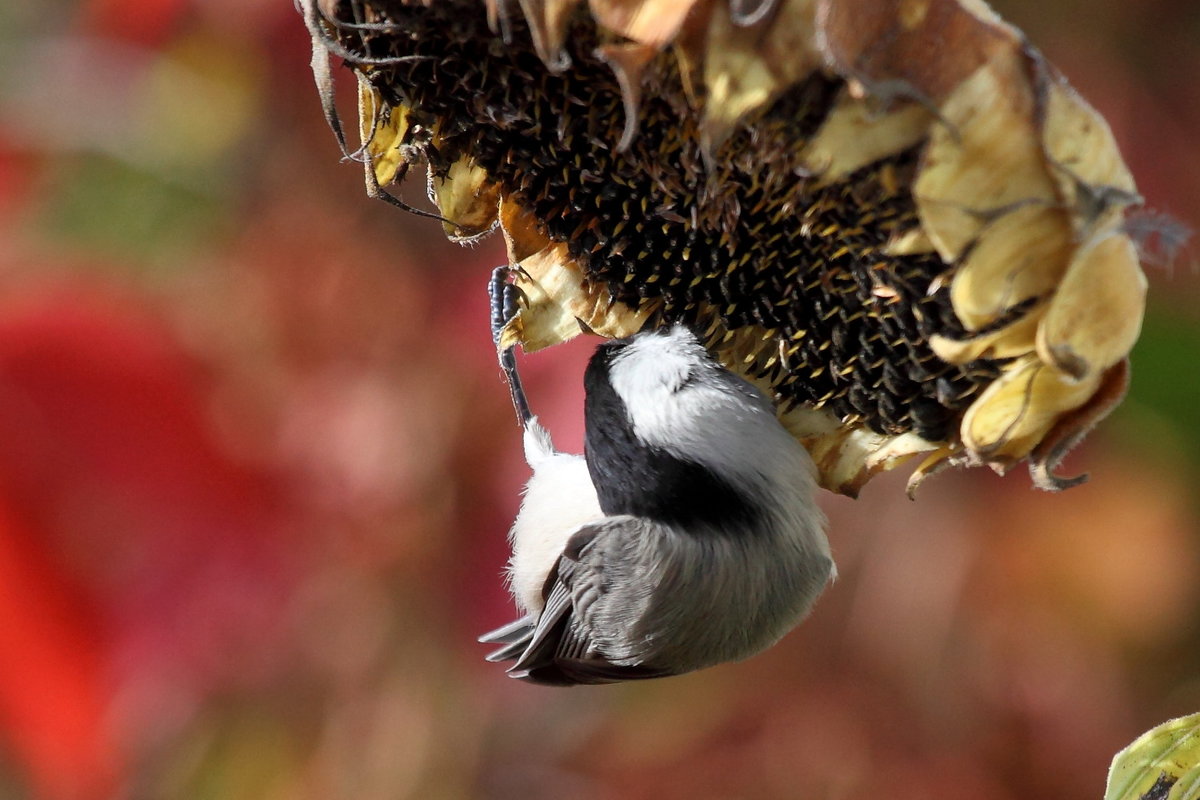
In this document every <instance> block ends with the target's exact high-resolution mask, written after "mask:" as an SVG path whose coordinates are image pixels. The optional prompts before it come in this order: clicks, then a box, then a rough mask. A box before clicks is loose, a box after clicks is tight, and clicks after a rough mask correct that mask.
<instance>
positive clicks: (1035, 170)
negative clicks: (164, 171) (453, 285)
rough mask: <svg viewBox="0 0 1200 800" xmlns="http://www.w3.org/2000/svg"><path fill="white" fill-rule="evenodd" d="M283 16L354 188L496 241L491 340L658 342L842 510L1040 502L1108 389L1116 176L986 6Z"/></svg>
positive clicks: (826, 0) (1129, 248)
mask: <svg viewBox="0 0 1200 800" xmlns="http://www.w3.org/2000/svg"><path fill="white" fill-rule="evenodd" d="M304 6H305V8H304V10H305V14H306V18H307V19H308V22H309V27H310V30H311V31H312V33H313V40H314V66H315V68H316V72H317V76H318V84H319V85H321V88H322V96H323V97H324V99H325V106H326V109H327V112H328V113H329V114H330V116H331V119H333V120H334V122H335V129H338V128H336V118H335V117H334V116H333V114H332V99H331V96H330V95H331V90H330V81H329V74H328V63H329V62H328V57H329V53H331V52H332V53H334V54H336V55H338V56H340V57H341V58H342V59H344V60H345V61H346V63H347V64H349V65H350V66H351V67H352V68H353V69H354V71H355V72H356V74H357V75H358V78H359V98H360V127H361V133H362V147H361V148H360V149H359V150H358V151H357V155H358V157H359V158H361V160H362V161H363V162H364V164H365V165H366V172H367V183H368V187H370V188H371V190H372V191H373V192H374V193H376V194H381V193H382V190H381V189H380V187H386V186H387V185H388V184H391V183H393V182H395V181H397V180H399V179H400V178H402V177H403V176H404V174H405V172H406V171H407V169H408V168H409V167H410V166H412V165H415V164H418V163H424V164H425V165H427V167H428V176H429V177H428V181H429V184H428V185H429V193H430V196H431V198H432V199H433V200H434V202H435V203H436V204H437V206H438V208H439V209H440V215H441V217H442V218H443V225H444V226H445V229H446V233H447V235H449V236H450V237H452V238H454V239H458V240H468V239H471V238H473V237H476V236H480V235H483V234H485V233H487V232H489V231H491V230H492V229H493V228H495V227H497V226H498V227H499V228H500V229H501V230H502V231H503V235H504V237H505V240H506V242H507V245H508V250H509V257H510V259H511V261H512V263H513V264H515V265H519V266H520V267H521V271H520V273H519V278H518V285H519V286H520V288H521V289H522V290H523V292H524V294H525V297H526V304H525V305H524V307H523V308H522V310H521V312H520V314H519V315H518V316H517V317H516V318H515V319H514V320H513V322H512V323H511V325H510V326H509V328H508V330H507V331H506V340H505V343H506V344H507V343H511V342H519V343H520V344H522V345H523V346H524V348H525V349H526V350H536V349H538V348H542V347H547V346H550V345H553V344H556V343H558V342H561V341H563V340H565V339H568V338H570V337H572V336H575V335H577V334H578V333H579V331H580V329H581V326H580V324H579V323H580V322H583V323H584V324H585V325H586V327H588V328H590V329H591V330H593V331H595V332H597V333H600V334H602V335H606V336H618V335H626V334H629V333H632V332H634V331H636V330H638V329H640V328H641V327H643V326H645V325H660V324H666V323H673V322H685V323H687V324H688V325H690V326H692V327H693V328H694V329H697V330H699V331H701V332H702V333H703V334H704V335H705V337H706V339H707V343H708V345H709V347H710V348H711V350H712V351H713V352H714V354H715V355H716V356H717V357H718V358H719V359H720V360H722V361H723V362H724V363H725V364H727V365H728V366H729V367H731V368H732V369H734V370H736V371H738V372H740V373H741V374H743V375H745V376H747V377H748V378H749V379H751V380H752V381H754V382H755V383H757V384H758V385H759V386H760V387H762V388H763V389H764V390H766V391H767V392H768V393H769V394H771V395H772V396H773V397H774V398H775V400H776V402H777V405H778V407H779V409H780V413H781V418H782V419H783V421H784V423H785V424H786V425H787V426H788V427H789V429H790V430H791V431H792V432H793V433H794V434H795V435H796V436H797V437H798V438H800V439H801V440H802V441H804V442H805V444H806V445H807V446H808V447H809V449H810V451H811V452H812V454H813V457H814V459H815V460H816V462H817V464H818V467H819V469H820V473H821V481H822V483H823V485H825V486H826V487H827V488H830V489H833V490H836V491H840V492H843V493H847V494H854V493H855V492H856V491H857V490H858V489H859V488H860V487H861V486H862V485H863V484H864V483H865V482H866V481H867V480H868V479H869V478H870V477H871V476H872V475H873V474H875V473H877V472H878V471H880V470H883V469H887V468H890V467H892V466H894V465H896V464H898V463H900V462H901V461H903V460H906V459H908V458H909V457H911V456H913V455H916V454H926V457H925V459H924V460H923V461H922V462H921V464H920V465H919V466H918V467H917V468H916V470H915V472H914V473H913V479H912V481H911V484H912V485H913V486H915V484H916V483H917V482H918V481H919V480H920V479H921V478H922V477H923V476H925V475H927V474H929V473H930V472H931V471H932V470H934V469H935V468H937V467H939V466H944V465H947V464H987V465H989V466H991V467H993V468H995V469H997V470H999V471H1004V470H1006V469H1007V468H1008V467H1010V466H1011V465H1013V464H1014V463H1017V462H1020V461H1022V460H1028V462H1029V464H1030V468H1031V471H1032V474H1033V476H1034V479H1035V482H1036V483H1037V484H1038V485H1039V486H1042V487H1043V488H1050V489H1054V488H1062V487H1064V486H1067V485H1070V484H1071V483H1072V481H1068V480H1063V479H1060V478H1058V477H1056V476H1054V475H1053V473H1052V470H1053V468H1054V467H1055V466H1056V465H1057V463H1058V462H1059V460H1060V459H1061V458H1062V456H1063V454H1064V453H1065V451H1066V450H1067V449H1068V448H1069V447H1070V446H1071V445H1072V444H1074V443H1075V442H1076V441H1077V440H1078V439H1079V438H1080V437H1081V436H1082V435H1083V434H1084V433H1086V432H1087V431H1088V430H1089V429H1090V428H1091V427H1092V426H1093V425H1094V424H1095V422H1096V421H1097V420H1099V419H1100V418H1102V417H1103V416H1104V415H1105V414H1107V413H1108V411H1109V410H1111V409H1112V407H1113V406H1114V405H1115V404H1116V403H1117V402H1118V401H1119V400H1120V398H1121V396H1122V394H1123V392H1124V388H1125V384H1126V380H1127V361H1126V359H1127V355H1128V353H1129V350H1130V348H1131V347H1132V345H1133V342H1134V340H1135V339H1136V337H1137V334H1138V331H1139V329H1140V325H1141V317H1142V310H1143V305H1144V297H1145V290H1146V285H1145V279H1144V277H1143V274H1142V272H1141V269H1140V267H1139V263H1138V255H1137V251H1136V249H1135V247H1134V245H1133V243H1132V241H1131V239H1130V237H1129V235H1128V234H1127V232H1126V228H1125V226H1124V219H1125V212H1126V210H1127V209H1128V208H1129V207H1130V206H1131V205H1133V204H1135V203H1137V202H1138V196H1137V194H1136V189H1135V187H1134V184H1133V181H1132V178H1131V177H1130V174H1129V172H1128V170H1127V169H1126V167H1125V165H1124V163H1123V162H1122V160H1121V158H1120V155H1119V153H1118V152H1117V149H1116V146H1115V144H1114V141H1113V138H1112V135H1111V133H1110V131H1109V129H1108V127H1107V125H1106V124H1105V122H1104V120H1103V119H1102V118H1101V117H1100V116H1099V115H1098V114H1097V113H1096V112H1095V111H1094V110H1093V109H1091V108H1090V107H1089V106H1088V105H1087V104H1086V103H1085V102H1084V101H1083V100H1082V99H1080V98H1079V96H1078V95H1076V94H1075V93H1074V92H1073V91H1072V90H1071V89H1070V87H1069V86H1068V85H1067V84H1066V82H1065V81H1064V80H1063V79H1062V77H1061V76H1059V75H1058V74H1057V73H1056V72H1055V71H1054V70H1053V69H1052V68H1051V67H1050V66H1049V65H1048V64H1047V63H1046V62H1045V61H1044V60H1043V59H1042V58H1041V57H1040V56H1039V55H1038V53H1037V52H1036V51H1034V50H1033V49H1032V48H1031V47H1030V46H1029V44H1028V43H1027V42H1026V41H1025V40H1024V39H1023V38H1022V36H1021V34H1020V32H1019V31H1017V30H1016V29H1014V28H1013V27H1011V26H1009V25H1007V24H1006V23H1004V22H1003V21H1001V20H1000V19H999V18H998V17H997V16H996V15H995V14H994V13H993V12H992V11H991V10H990V9H989V8H988V7H987V6H986V5H985V4H984V3H983V2H981V0H893V1H891V2H880V0H758V1H757V2H756V0H729V1H728V2H725V1H724V0H589V3H588V4H586V5H584V4H581V3H579V2H578V0H521V3H520V4H519V7H517V6H516V5H515V4H512V3H508V2H506V0H485V2H480V1H479V0H428V2H405V1H404V0H370V1H368V0H305V2H304ZM338 130H340V129H338Z"/></svg>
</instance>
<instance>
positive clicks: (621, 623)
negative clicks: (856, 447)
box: [480, 282, 836, 686]
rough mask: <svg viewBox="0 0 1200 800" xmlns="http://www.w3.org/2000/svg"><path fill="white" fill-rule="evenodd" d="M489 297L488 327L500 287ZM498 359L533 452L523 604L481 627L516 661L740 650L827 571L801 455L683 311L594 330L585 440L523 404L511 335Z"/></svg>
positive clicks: (616, 675)
mask: <svg viewBox="0 0 1200 800" xmlns="http://www.w3.org/2000/svg"><path fill="white" fill-rule="evenodd" d="M494 283H495V282H494ZM501 293H502V294H503V291H502V292H501ZM503 305H504V303H503V302H501V303H500V306H503ZM510 305H511V304H510ZM493 311H494V315H493V329H494V330H496V323H497V320H499V319H502V317H503V313H500V314H499V316H497V313H496V311H497V303H496V294H495V293H494V294H493ZM497 341H498V340H497ZM501 364H502V365H503V366H505V372H506V375H508V377H509V380H510V388H512V390H513V399H514V406H516V407H517V413H518V418H519V419H520V420H521V422H522V425H523V426H524V445H525V457H526V460H527V462H528V464H529V466H530V468H531V469H532V476H531V477H530V479H529V482H528V484H527V486H526V490H525V494H524V499H523V501H522V504H521V508H520V511H519V512H518V514H517V517H516V520H515V521H514V524H513V526H512V529H511V531H510V540H511V544H512V558H511V559H510V562H509V583H510V588H511V590H512V592H513V595H514V599H515V600H516V602H517V605H518V606H519V607H520V609H521V611H522V612H523V614H522V616H521V617H519V618H518V619H517V620H515V621H514V622H512V623H510V624H508V625H505V626H503V627H501V628H499V629H497V630H494V631H492V632H490V633H487V634H485V635H484V636H482V637H480V641H482V642H485V643H491V644H497V645H500V646H499V648H498V649H496V650H495V651H494V652H492V653H490V654H489V655H488V656H487V659H488V660H489V661H494V662H500V661H512V662H514V663H513V664H512V666H511V667H510V668H509V669H508V674H509V675H510V676H512V677H514V678H518V679H521V680H524V681H528V682H531V683H536V684H544V685H559V686H570V685H578V684H602V683H614V682H619V681H625V680H636V679H646V678H659V677H666V676H670V675H679V674H683V673H686V672H691V671H694V670H698V669H703V668H706V667H710V666H714V665H716V664H720V663H723V662H727V661H737V660H741V659H744V658H747V657H750V656H752V655H754V654H756V653H758V652H760V651H762V650H764V649H765V648H767V647H769V646H771V645H772V644H774V643H775V642H776V641H778V640H779V639H780V638H781V637H782V636H783V635H784V634H786V633H787V632H788V631H790V630H791V629H792V628H793V627H794V626H795V625H797V624H798V623H799V622H800V621H801V620H802V619H803V618H804V617H805V616H806V615H807V614H808V613H809V611H810V609H811V608H812V605H813V603H814V602H815V600H816V599H817V597H818V596H819V595H820V594H821V592H822V591H823V590H824V588H825V586H826V585H827V584H828V583H829V582H830V581H831V580H832V579H833V578H834V577H835V576H836V567H835V565H834V562H833V558H832V555H831V552H830V547H829V542H828V539H827V537H826V535H825V524H826V520H825V517H824V515H823V514H822V512H821V510H820V508H819V506H818V505H817V502H816V488H817V486H816V479H815V467H814V465H813V462H812V459H811V457H810V456H809V454H808V452H807V451H806V450H805V449H804V447H803V446H802V445H801V444H799V443H798V442H797V441H796V440H795V439H794V438H793V437H792V436H791V435H790V434H789V433H788V432H787V430H786V429H785V428H784V427H783V425H782V424H781V423H780V422H779V420H778V418H777V417H776V414H775V410H774V406H773V405H772V403H771V402H770V400H768V398H767V397H766V396H764V395H763V394H762V393H761V392H759V390H758V389H756V388H755V387H754V386H753V385H751V384H750V383H748V382H747V381H745V380H744V379H742V378H741V377H739V376H737V375H734V374H733V373H732V372H730V371H729V370H728V369H726V368H725V367H724V366H722V365H721V364H719V363H718V362H717V361H716V360H715V359H714V358H713V357H712V356H711V355H710V354H709V352H708V351H707V350H706V349H705V347H704V345H703V344H702V343H701V341H700V339H699V338H698V337H697V335H696V333H695V332H693V331H692V330H691V329H689V328H688V327H687V326H685V325H682V324H674V325H670V326H663V327H660V328H655V329H650V330H644V331H642V332H639V333H637V334H634V335H633V336H630V337H626V338H621V339H612V340H608V341H605V342H603V343H602V344H600V345H599V346H598V347H597V349H596V351H595V353H594V354H593V355H592V357H591V359H590V361H589V363H588V366H587V369H586V371H585V374H584V390H585V403H584V422H585V447H584V453H583V455H578V454H570V453H562V452H559V451H557V450H556V449H555V448H554V445H553V442H552V439H551V437H550V435H549V433H548V432H547V431H546V430H545V428H543V427H542V426H541V424H540V423H539V422H538V420H537V418H536V417H535V416H533V415H532V414H531V413H530V412H529V409H528V404H527V402H526V401H525V398H524V394H523V390H521V388H520V384H519V379H518V378H517V377H516V370H515V363H514V362H513V360H512V354H511V350H510V351H507V352H502V353H501ZM522 409H524V410H522Z"/></svg>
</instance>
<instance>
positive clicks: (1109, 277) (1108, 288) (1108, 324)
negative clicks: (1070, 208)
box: [1037, 232, 1146, 380]
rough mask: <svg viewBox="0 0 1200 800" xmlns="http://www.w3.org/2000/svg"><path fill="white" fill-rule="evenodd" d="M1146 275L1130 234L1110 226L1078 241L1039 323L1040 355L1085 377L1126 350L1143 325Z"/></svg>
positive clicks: (1076, 376) (1073, 374)
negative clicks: (1096, 235) (1108, 230)
mask: <svg viewBox="0 0 1200 800" xmlns="http://www.w3.org/2000/svg"><path fill="white" fill-rule="evenodd" d="M1145 304H1146V276H1145V275H1143V274H1142V270H1141V268H1140V267H1139V266H1138V256H1137V249H1136V248H1135V247H1134V245H1133V242H1131V241H1130V240H1129V237H1128V236H1126V235H1124V234H1123V233H1118V232H1112V233H1109V234H1107V235H1104V236H1101V237H1099V238H1096V239H1093V240H1092V241H1090V242H1088V243H1087V244H1086V245H1084V246H1083V247H1081V248H1080V249H1079V251H1078V252H1077V253H1076V254H1075V258H1074V259H1073V260H1072V261H1071V265H1070V267H1068V269H1067V273H1066V275H1064V276H1063V279H1062V282H1061V283H1060V284H1059V287H1058V292H1057V293H1056V294H1055V296H1054V299H1053V300H1052V301H1051V302H1050V306H1049V308H1047V309H1046V315H1045V317H1044V318H1043V319H1042V324H1041V327H1040V328H1039V329H1038V335H1037V350H1038V355H1039V356H1040V357H1041V358H1042V360H1043V361H1045V362H1046V363H1048V364H1053V365H1054V366H1055V367H1057V368H1058V369H1059V370H1061V371H1063V372H1065V373H1067V374H1068V375H1070V376H1071V377H1072V378H1075V379H1077V380H1083V379H1085V378H1088V377H1091V376H1093V375H1095V374H1097V373H1098V372H1100V371H1102V370H1104V369H1107V368H1108V367H1109V366H1111V365H1112V364H1115V363H1117V362H1118V361H1120V360H1121V359H1123V358H1125V356H1126V355H1127V354H1128V353H1129V351H1130V349H1131V348H1132V347H1133V343H1134V342H1135V341H1137V337H1138V333H1140V332H1141V329H1142V312H1143V309H1144V308H1145Z"/></svg>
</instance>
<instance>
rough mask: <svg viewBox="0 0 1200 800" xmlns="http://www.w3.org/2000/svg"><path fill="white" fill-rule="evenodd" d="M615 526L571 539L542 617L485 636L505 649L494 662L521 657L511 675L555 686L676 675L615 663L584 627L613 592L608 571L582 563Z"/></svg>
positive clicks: (549, 582) (551, 579)
mask: <svg viewBox="0 0 1200 800" xmlns="http://www.w3.org/2000/svg"><path fill="white" fill-rule="evenodd" d="M612 527H614V525H613V520H611V519H606V520H601V521H599V522H596V523H593V524H588V525H584V526H583V527H581V528H580V529H579V530H578V531H577V532H576V533H575V534H574V535H573V536H572V537H571V538H570V539H569V540H568V542H567V545H566V547H565V548H564V550H563V555H562V557H561V558H559V560H558V564H557V566H556V567H555V569H554V570H552V571H551V573H550V575H549V576H548V577H547V579H546V586H545V589H544V590H543V596H544V597H545V601H546V603H545V607H544V608H543V609H542V613H541V614H540V615H538V617H537V618H536V619H534V618H533V617H532V616H527V617H523V618H522V619H519V620H516V621H515V622H512V623H509V624H508V625H506V626H504V627H502V628H498V629H497V630H495V631H492V632H491V633H488V634H485V635H484V636H483V637H481V638H480V641H486V642H490V643H494V644H502V645H504V646H503V647H501V648H499V649H497V650H495V651H494V652H492V653H490V654H489V655H488V656H487V660H488V661H508V660H513V659H515V660H516V663H515V664H513V666H512V667H511V668H510V669H509V670H508V674H509V675H511V676H512V677H514V678H518V679H520V680H524V681H529V682H530V683H538V684H544V685H550V686H573V685H576V684H599V683H616V682H618V681H625V680H638V679H645V678H660V677H664V676H666V675H671V674H674V673H672V672H671V671H670V670H666V669H662V668H658V667H652V666H648V665H644V664H634V665H621V664H614V663H612V662H611V661H609V660H608V659H607V658H606V657H605V656H604V655H603V654H602V653H600V652H598V651H597V649H596V645H595V642H594V641H593V639H592V637H591V636H590V634H589V631H588V630H586V628H585V627H584V626H583V625H581V624H579V623H580V621H581V620H582V619H584V618H586V617H587V612H588V609H589V607H590V606H591V605H592V604H593V603H595V602H596V601H597V600H599V599H600V598H601V597H602V596H604V595H605V594H607V593H608V591H609V589H610V587H609V586H608V585H607V583H606V580H605V575H604V570H602V569H592V568H588V567H587V566H585V565H584V563H582V562H583V560H584V559H585V558H586V556H587V554H588V551H589V550H591V549H592V548H593V547H596V546H597V541H596V540H597V537H598V536H599V535H601V534H603V533H604V532H605V531H606V530H610V529H611V528H612Z"/></svg>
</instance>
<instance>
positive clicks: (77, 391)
mask: <svg viewBox="0 0 1200 800" xmlns="http://www.w3.org/2000/svg"><path fill="white" fill-rule="evenodd" d="M201 385H202V376H201V374H200V373H199V372H198V370H197V368H196V365H195V363H193V362H192V361H191V360H190V359H189V358H188V357H186V356H184V355H183V353H182V351H181V350H180V348H179V346H178V344H176V343H175V339H174V336H173V334H172V332H171V331H170V330H169V329H168V328H167V327H166V326H165V325H164V324H163V322H162V321H160V320H157V319H155V318H154V317H153V316H152V315H150V314H148V313H147V311H146V308H145V305H144V302H139V301H137V300H136V299H134V298H125V297H120V296H117V295H116V294H115V293H114V292H112V291H111V290H104V289H98V288H96V287H92V286H87V285H80V284H74V285H67V286H57V287H53V288H50V289H46V290H40V291H25V292H22V293H20V294H19V295H16V296H9V297H7V298H5V299H3V300H0V441H2V442H4V447H3V450H2V451H0V526H2V528H0V536H2V539H0V570H2V571H3V578H2V579H0V614H2V615H3V619H0V640H3V645H2V646H0V651H2V652H5V653H8V654H10V656H9V657H6V658H5V659H3V660H0V665H2V666H0V709H2V710H3V712H4V713H3V715H2V720H3V724H0V729H3V731H5V732H6V733H7V734H8V736H9V737H10V738H11V739H12V740H13V742H12V743H13V745H14V747H16V749H17V750H18V752H21V753H22V756H23V759H24V760H26V761H27V763H28V764H29V765H30V768H31V774H32V775H33V777H34V780H35V781H36V783H37V785H38V787H39V791H40V792H41V793H42V795H44V796H45V797H47V798H59V797H61V798H91V797H96V798H102V797H107V796H110V794H111V792H112V791H113V790H114V788H115V785H116V782H117V781H118V779H119V778H120V770H121V768H122V766H123V765H124V764H125V763H126V761H127V759H126V758H125V754H124V753H122V752H121V744H120V743H119V742H118V741H117V738H116V736H115V731H114V730H113V729H112V723H113V720H112V719H111V718H110V714H111V710H112V703H113V698H114V694H115V693H116V691H117V690H118V689H119V688H122V686H123V685H124V684H125V682H127V681H130V680H147V681H151V682H153V681H163V680H168V681H171V682H178V681H180V680H182V679H184V678H186V681H187V682H188V683H190V684H191V685H192V686H193V687H194V690H196V691H199V692H201V693H203V692H205V691H211V690H213V689H215V688H218V687H220V686H221V685H225V684H227V683H228V682H229V681H230V680H233V679H234V677H235V676H233V675H230V674H228V669H229V668H230V667H231V666H233V664H234V663H236V664H237V665H238V666H239V667H244V666H245V665H246V663H247V662H248V661H250V660H252V659H247V658H245V657H244V656H243V657H241V658H238V659H237V660H236V662H235V661H231V660H230V658H229V654H230V651H231V650H237V649H238V648H242V649H244V648H253V649H261V648H264V647H268V646H269V641H270V639H269V637H270V631H271V629H272V620H275V619H278V617H279V615H280V614H279V610H280V607H281V602H282V599H283V597H284V596H285V594H286V588H287V586H288V584H289V582H290V581H289V567H288V566H287V563H288V559H287V557H286V551H285V548H284V547H283V544H284V543H283V541H282V540H281V538H280V533H281V525H280V522H281V515H280V513H279V504H278V491H277V489H276V487H275V486H274V485H273V481H272V479H271V478H270V477H269V476H266V475H264V474H261V473H260V472H258V471H256V470H253V469H249V468H246V467H244V466H242V465H240V464H238V463H235V462H234V461H232V460H231V459H230V458H229V456H228V455H227V454H225V453H224V452H223V451H222V450H221V449H220V448H219V447H218V445H217V443H216V441H215V439H214V436H213V432H212V430H211V426H210V425H209V423H208V420H207V418H206V415H205V410H204V406H205V396H204V393H203V391H202V390H201V388H200V387H201ZM12 654H20V655H19V656H17V657H13V656H12Z"/></svg>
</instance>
